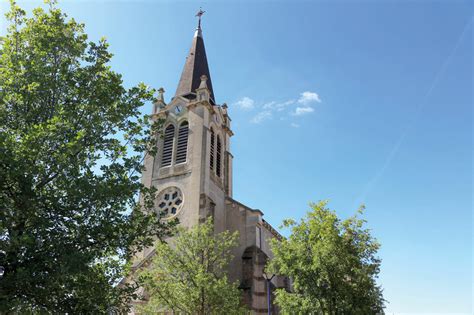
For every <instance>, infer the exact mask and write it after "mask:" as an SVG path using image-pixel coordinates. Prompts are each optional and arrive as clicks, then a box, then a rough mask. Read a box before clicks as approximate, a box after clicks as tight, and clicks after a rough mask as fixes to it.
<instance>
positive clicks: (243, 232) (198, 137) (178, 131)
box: [134, 16, 287, 314]
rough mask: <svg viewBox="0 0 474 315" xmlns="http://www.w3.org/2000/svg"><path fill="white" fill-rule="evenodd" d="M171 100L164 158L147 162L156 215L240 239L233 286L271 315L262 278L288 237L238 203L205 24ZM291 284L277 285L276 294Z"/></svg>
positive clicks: (156, 111) (160, 111)
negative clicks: (274, 250) (276, 242)
mask: <svg viewBox="0 0 474 315" xmlns="http://www.w3.org/2000/svg"><path fill="white" fill-rule="evenodd" d="M163 94H164V90H163V89H160V91H159V97H158V101H157V102H156V103H155V104H154V108H153V117H154V118H155V119H164V121H165V124H164V125H163V126H164V133H163V137H161V138H160V139H159V141H158V154H157V155H156V156H155V157H148V158H147V159H146V160H145V171H144V172H143V174H142V182H143V184H144V185H146V186H155V187H156V188H157V189H158V195H157V199H156V203H155V205H156V209H157V211H164V212H165V213H166V215H167V218H175V217H177V218H179V221H180V223H181V225H183V226H185V227H192V226H195V225H196V224H199V223H200V222H203V221H204V220H205V219H206V218H207V217H212V218H213V220H214V225H215V226H214V229H215V231H216V232H222V231H224V230H230V231H239V236H240V239H239V246H238V248H236V249H235V250H234V253H233V255H234V259H233V261H232V262H231V265H230V268H229V272H228V275H229V280H231V281H236V280H238V281H239V283H240V287H241V288H242V289H243V292H244V296H243V299H244V301H245V303H246V304H247V305H248V307H249V308H250V309H251V310H252V313H254V314H266V313H267V311H268V310H267V281H266V280H265V278H264V277H263V273H262V272H263V267H264V265H265V263H266V261H267V259H268V258H271V257H272V254H271V252H270V249H269V240H270V239H271V238H277V239H280V238H281V236H280V235H279V234H278V232H277V231H276V230H275V229H273V228H272V227H271V226H270V225H269V224H268V223H267V222H266V221H265V220H264V219H263V213H262V212H261V211H260V210H258V209H252V208H250V207H247V206H245V205H243V204H242V203H240V202H238V201H236V200H234V199H233V198H232V159H233V156H232V154H231V146H230V141H231V137H232V135H233V132H232V129H231V119H230V117H229V115H228V112H227V105H226V104H222V105H218V103H217V101H216V98H215V95H214V90H213V87H212V81H211V74H210V72H209V65H208V61H207V57H206V51H205V48H204V40H203V36H202V30H201V21H200V16H199V24H198V27H197V29H196V31H195V33H194V37H193V40H192V44H191V49H190V51H189V54H188V56H187V57H186V62H185V64H184V69H183V72H182V74H181V78H180V80H179V84H178V88H177V90H176V93H175V95H174V97H173V98H172V99H171V101H170V102H169V103H168V104H167V103H165V100H164V96H163ZM152 255H153V250H152V249H148V250H145V251H144V252H143V253H141V254H140V255H139V257H137V260H136V263H135V266H134V267H135V268H139V267H140V266H141V265H142V264H143V263H144V262H145V261H146V260H147V259H149V258H151V257H152ZM286 282H287V281H285V279H280V278H278V277H275V278H273V280H272V282H271V288H272V289H274V288H275V287H283V286H286V285H287V283H286ZM273 313H274V314H275V313H276V309H273Z"/></svg>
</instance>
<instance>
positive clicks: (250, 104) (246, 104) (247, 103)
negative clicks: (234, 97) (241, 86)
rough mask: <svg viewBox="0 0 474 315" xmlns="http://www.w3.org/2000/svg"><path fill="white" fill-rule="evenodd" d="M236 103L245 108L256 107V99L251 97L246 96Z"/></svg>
mask: <svg viewBox="0 0 474 315" xmlns="http://www.w3.org/2000/svg"><path fill="white" fill-rule="evenodd" d="M234 105H236V106H238V107H240V109H243V110H251V109H254V108H255V101H254V100H253V99H251V98H250V97H247V96H244V97H242V98H241V99H240V100H238V101H237V102H235V103H234Z"/></svg>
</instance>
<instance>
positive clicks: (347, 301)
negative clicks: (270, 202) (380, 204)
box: [267, 201, 385, 315]
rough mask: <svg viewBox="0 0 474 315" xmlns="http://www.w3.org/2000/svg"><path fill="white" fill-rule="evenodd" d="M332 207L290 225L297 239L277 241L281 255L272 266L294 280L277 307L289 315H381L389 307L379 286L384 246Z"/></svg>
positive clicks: (317, 208)
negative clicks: (380, 248) (378, 277)
mask: <svg viewBox="0 0 474 315" xmlns="http://www.w3.org/2000/svg"><path fill="white" fill-rule="evenodd" d="M326 204H327V202H324V201H323V202H319V203H316V204H310V206H311V208H312V211H310V212H309V213H308V214H307V216H306V218H304V219H302V220H301V222H300V223H299V224H297V223H296V222H295V221H293V220H286V221H285V222H284V223H283V226H284V227H286V228H291V236H290V237H289V238H288V239H285V240H283V241H281V242H279V241H273V242H272V250H273V253H274V255H275V257H274V259H273V260H271V261H270V264H269V265H268V266H267V268H268V269H269V270H272V271H273V272H276V273H277V274H280V275H284V276H287V277H290V278H291V279H292V281H293V290H292V291H291V292H287V291H285V290H283V289H278V290H277V292H276V303H277V304H278V305H279V306H280V308H281V309H282V312H283V313H284V314H361V315H365V314H380V313H383V308H384V302H385V300H384V299H383V296H382V289H381V288H380V287H379V286H378V285H377V284H376V278H377V276H378V273H379V271H380V262H381V261H380V259H379V258H377V257H376V253H377V251H378V249H379V247H380V245H379V243H378V242H377V241H376V240H375V239H374V238H373V237H372V236H371V235H370V231H369V230H368V229H367V228H365V227H364V225H365V223H366V221H365V220H363V219H360V218H359V215H361V214H362V213H363V209H364V207H361V208H360V209H359V211H358V213H357V214H356V215H354V216H353V217H351V218H349V219H347V220H344V221H341V220H340V219H339V218H338V217H337V215H336V213H335V212H334V211H331V210H330V209H328V208H326Z"/></svg>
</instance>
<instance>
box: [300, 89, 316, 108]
mask: <svg viewBox="0 0 474 315" xmlns="http://www.w3.org/2000/svg"><path fill="white" fill-rule="evenodd" d="M312 102H318V103H321V99H320V98H319V95H318V94H317V93H314V92H309V91H306V92H303V93H301V94H300V98H299V99H298V103H300V104H303V105H307V104H309V103H312Z"/></svg>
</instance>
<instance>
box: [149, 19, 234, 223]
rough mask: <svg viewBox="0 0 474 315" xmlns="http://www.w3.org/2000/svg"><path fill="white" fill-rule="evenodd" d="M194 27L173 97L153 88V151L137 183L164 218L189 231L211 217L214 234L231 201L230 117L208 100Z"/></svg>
mask: <svg viewBox="0 0 474 315" xmlns="http://www.w3.org/2000/svg"><path fill="white" fill-rule="evenodd" d="M203 13H204V12H203V11H199V12H198V14H197V16H198V17H199V22H198V26H197V28H196V31H195V33H194V37H193V40H192V44H191V49H190V50H189V53H188V56H187V57H186V61H185V64H184V68H183V71H182V73H181V78H180V80H179V83H178V87H177V89H176V93H175V95H174V97H173V98H172V99H171V101H170V102H169V103H166V102H165V98H164V93H165V92H164V90H163V89H160V90H159V95H158V99H157V101H156V102H155V104H154V106H153V113H152V117H153V119H155V120H156V119H162V120H163V121H164V124H163V132H162V136H161V137H159V139H158V142H157V146H158V153H157V154H156V156H155V157H151V156H149V157H147V158H146V160H145V171H144V172H143V174H142V181H143V184H145V185H146V186H154V187H156V188H157V189H158V193H157V199H156V203H155V207H156V210H157V212H160V211H162V212H163V213H164V215H165V218H175V217H177V218H179V220H180V223H181V224H182V225H183V226H186V227H191V226H194V225H196V224H198V223H199V222H202V221H203V220H204V219H205V218H206V217H208V216H212V217H213V218H214V224H215V229H216V232H220V231H223V230H224V229H225V225H226V211H225V209H226V198H228V197H230V198H231V197H232V154H231V153H230V138H231V136H232V134H233V133H232V131H231V127H230V123H231V119H230V118H229V116H228V114H227V105H226V104H222V105H218V104H217V102H216V99H215V96H214V90H213V87H212V81H211V75H210V72H209V65H208V62H207V57H206V50H205V47H204V39H203V36H202V29H201V16H202V14H203Z"/></svg>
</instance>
